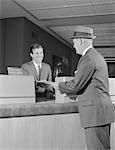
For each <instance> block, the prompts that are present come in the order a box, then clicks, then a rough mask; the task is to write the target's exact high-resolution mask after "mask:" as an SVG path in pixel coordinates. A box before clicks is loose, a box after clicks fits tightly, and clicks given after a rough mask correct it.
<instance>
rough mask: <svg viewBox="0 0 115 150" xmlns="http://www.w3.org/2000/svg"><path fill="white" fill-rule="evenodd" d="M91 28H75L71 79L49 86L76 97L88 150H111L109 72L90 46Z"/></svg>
mask: <svg viewBox="0 0 115 150" xmlns="http://www.w3.org/2000/svg"><path fill="white" fill-rule="evenodd" d="M93 39H95V36H94V35H93V29H92V28H89V27H84V26H77V27H76V29H75V32H74V34H73V36H72V40H73V47H74V48H75V49H76V53H77V54H80V55H82V57H81V58H80V60H79V62H78V65H77V69H76V72H75V76H74V78H73V80H71V81H68V82H60V83H55V82H54V83H53V82H51V83H50V84H51V85H52V86H53V87H54V88H55V89H56V88H59V90H60V92H61V93H62V94H63V93H66V94H67V95H68V96H71V95H75V96H76V97H77V98H78V108H79V115H80V121H81V126H82V127H83V128H84V131H85V135H86V144H87V149H88V150H110V127H111V123H112V122H114V106H113V104H112V101H111V99H110V95H109V83H108V69H107V64H106V62H105V60H104V58H103V56H102V55H101V54H99V53H98V52H97V51H96V49H95V48H94V47H93V44H92V43H93ZM76 134H77V133H76Z"/></svg>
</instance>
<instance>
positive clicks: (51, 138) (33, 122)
mask: <svg viewBox="0 0 115 150" xmlns="http://www.w3.org/2000/svg"><path fill="white" fill-rule="evenodd" d="M15 85H16V81H15ZM112 86H114V85H113V82H112ZM111 89H112V90H113V88H111ZM23 90H24V89H23ZM15 91H18V90H16V89H15ZM10 93H11V92H10ZM15 93H16V92H15ZM8 95H9V94H8ZM10 95H11V94H10ZM23 95H26V94H25V93H24V94H23ZM2 96H3V95H2ZM31 96H32V95H30V97H31ZM2 98H3V97H1V99H2ZM15 98H16V99H17V96H16V95H15ZM3 99H4V98H3ZM7 99H8V97H7ZM22 99H23V97H22ZM32 99H33V96H32ZM42 99H43V98H42ZM112 100H113V104H114V102H115V99H114V97H112ZM6 101H7V100H6ZM2 102H3V101H2ZM114 106H115V104H114ZM0 150H86V142H85V135H84V129H83V128H81V125H80V120H79V112H78V103H77V101H74V102H73V101H72V102H71V101H68V102H64V103H61V102H59V103H56V101H55V100H52V101H51V100H50V101H48V99H47V101H46V98H44V101H43V102H37V103H35V102H32V101H31V100H29V101H27V99H26V100H25V102H24V103H22V102H21V103H20V102H19V100H18V101H17V103H14V102H12V101H11V100H10V103H8V104H7V103H6V102H5V103H1V104H0ZM111 150H115V123H112V128H111Z"/></svg>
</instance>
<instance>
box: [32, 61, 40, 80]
mask: <svg viewBox="0 0 115 150" xmlns="http://www.w3.org/2000/svg"><path fill="white" fill-rule="evenodd" d="M30 65H31V68H32V71H33V73H34V75H35V76H36V78H37V80H39V77H38V73H37V70H36V68H35V65H34V63H33V62H32V61H31V63H30Z"/></svg>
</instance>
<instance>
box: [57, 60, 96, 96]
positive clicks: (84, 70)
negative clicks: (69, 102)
mask: <svg viewBox="0 0 115 150" xmlns="http://www.w3.org/2000/svg"><path fill="white" fill-rule="evenodd" d="M94 72H95V67H94V64H93V63H92V61H91V60H90V59H89V58H85V59H83V60H81V61H80V63H79V65H78V68H77V73H76V74H75V76H74V79H73V80H71V81H68V82H60V83H59V90H60V92H61V93H62V94H63V93H66V94H75V95H79V93H81V92H83V90H84V89H85V88H86V87H87V86H88V84H89V82H91V80H92V77H93V74H94Z"/></svg>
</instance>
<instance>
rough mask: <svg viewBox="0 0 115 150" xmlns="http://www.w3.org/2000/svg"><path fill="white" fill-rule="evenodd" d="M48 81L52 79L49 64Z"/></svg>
mask: <svg viewBox="0 0 115 150" xmlns="http://www.w3.org/2000/svg"><path fill="white" fill-rule="evenodd" d="M47 80H48V81H52V71H51V67H50V66H49V69H48V78H47Z"/></svg>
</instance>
